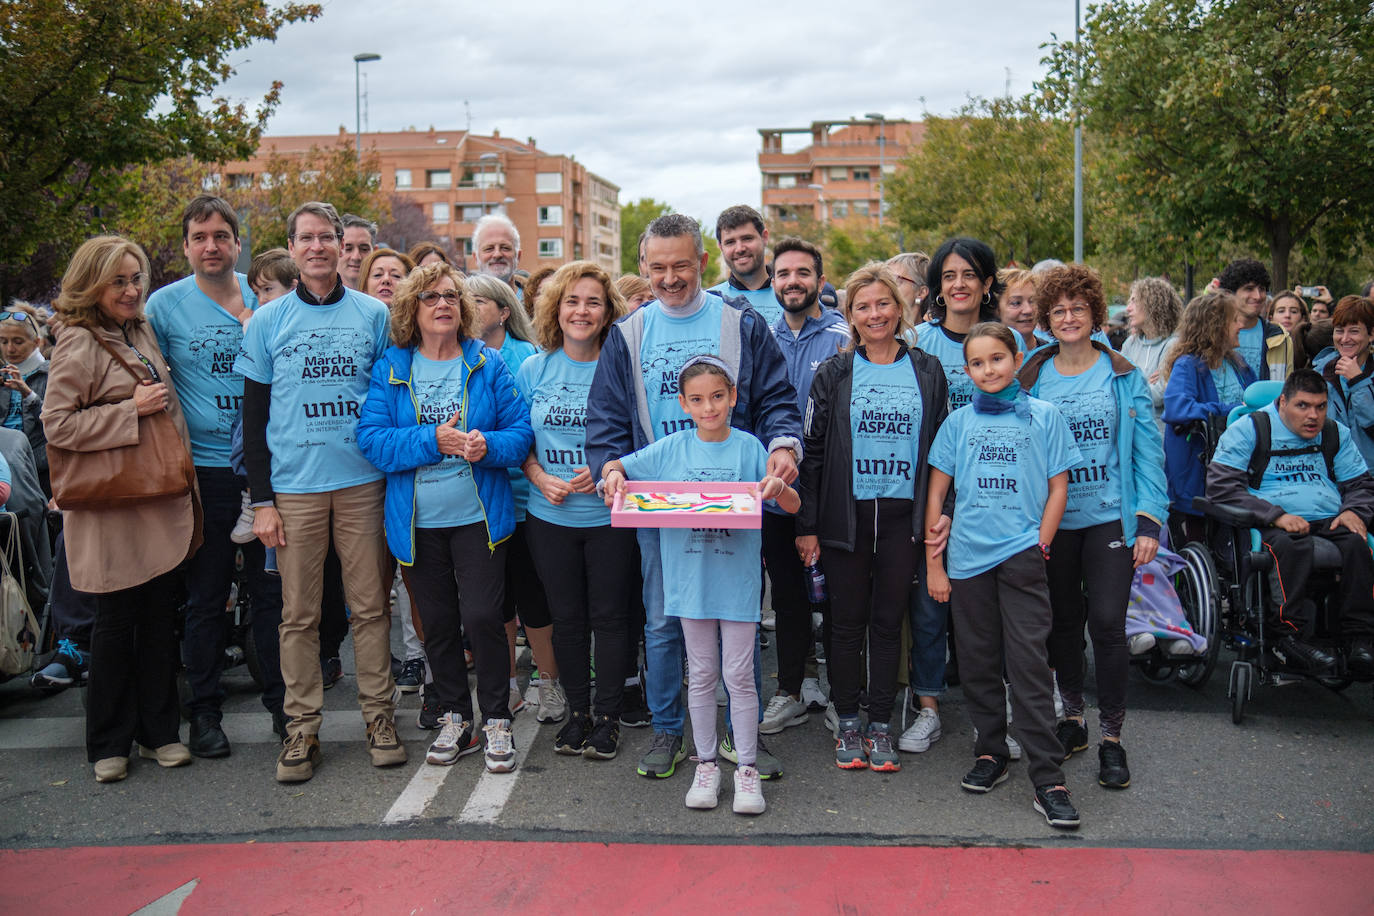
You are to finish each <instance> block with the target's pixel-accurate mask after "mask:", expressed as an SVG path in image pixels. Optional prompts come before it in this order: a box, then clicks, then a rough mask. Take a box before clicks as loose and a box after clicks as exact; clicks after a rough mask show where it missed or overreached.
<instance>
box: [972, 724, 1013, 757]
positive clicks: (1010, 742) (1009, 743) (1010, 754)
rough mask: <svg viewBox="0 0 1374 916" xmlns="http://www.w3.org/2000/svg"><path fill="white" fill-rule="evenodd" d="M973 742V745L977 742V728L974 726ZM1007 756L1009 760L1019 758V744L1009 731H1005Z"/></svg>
mask: <svg viewBox="0 0 1374 916" xmlns="http://www.w3.org/2000/svg"><path fill="white" fill-rule="evenodd" d="M973 743H974V745H975V746H976V745H977V744H978V729H976V728H975V729H974V730H973ZM1007 757H1008V758H1010V759H1011V760H1020V759H1021V745H1020V744H1018V743H1017V741H1016V739H1015V738H1013V737H1012V736H1011V732H1007Z"/></svg>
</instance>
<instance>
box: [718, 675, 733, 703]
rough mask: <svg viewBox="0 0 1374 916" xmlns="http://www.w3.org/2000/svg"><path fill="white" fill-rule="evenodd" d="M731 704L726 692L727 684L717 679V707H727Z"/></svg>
mask: <svg viewBox="0 0 1374 916" xmlns="http://www.w3.org/2000/svg"><path fill="white" fill-rule="evenodd" d="M729 702H730V698H729V695H727V694H726V692H725V682H724V681H722V680H720V679H717V680H716V705H717V706H726V705H728V704H729Z"/></svg>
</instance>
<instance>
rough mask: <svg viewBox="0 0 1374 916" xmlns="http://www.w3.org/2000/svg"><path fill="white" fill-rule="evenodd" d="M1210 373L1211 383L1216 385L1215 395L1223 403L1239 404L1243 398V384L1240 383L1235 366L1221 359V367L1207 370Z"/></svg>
mask: <svg viewBox="0 0 1374 916" xmlns="http://www.w3.org/2000/svg"><path fill="white" fill-rule="evenodd" d="M1208 371H1209V372H1211V373H1212V384H1213V385H1216V386H1217V397H1218V398H1219V399H1220V400H1221V403H1223V404H1239V403H1240V402H1241V401H1242V400H1244V399H1245V386H1244V385H1242V384H1241V383H1240V376H1239V375H1237V374H1236V367H1235V366H1233V365H1231V363H1230V361H1229V360H1222V363H1221V367H1220V368H1218V369H1210V370H1208Z"/></svg>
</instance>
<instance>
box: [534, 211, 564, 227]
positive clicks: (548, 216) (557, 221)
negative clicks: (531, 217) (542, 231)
mask: <svg viewBox="0 0 1374 916" xmlns="http://www.w3.org/2000/svg"><path fill="white" fill-rule="evenodd" d="M539 225H541V226H561V225H563V208H562V207H540V208H539Z"/></svg>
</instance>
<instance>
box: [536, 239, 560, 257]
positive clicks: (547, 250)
mask: <svg viewBox="0 0 1374 916" xmlns="http://www.w3.org/2000/svg"><path fill="white" fill-rule="evenodd" d="M539 256H540V257H541V258H561V257H563V240H562V239H540V240H539Z"/></svg>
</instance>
